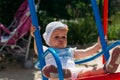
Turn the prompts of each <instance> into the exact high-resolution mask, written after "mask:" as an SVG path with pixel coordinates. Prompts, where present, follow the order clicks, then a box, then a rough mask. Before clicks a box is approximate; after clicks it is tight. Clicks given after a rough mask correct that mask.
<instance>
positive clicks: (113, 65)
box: [105, 47, 120, 73]
mask: <svg viewBox="0 0 120 80" xmlns="http://www.w3.org/2000/svg"><path fill="white" fill-rule="evenodd" d="M119 64H120V48H119V47H116V48H115V49H114V50H113V52H112V54H111V56H110V58H109V60H108V62H107V63H106V65H105V70H106V72H108V73H114V72H116V70H117V68H118V66H119Z"/></svg>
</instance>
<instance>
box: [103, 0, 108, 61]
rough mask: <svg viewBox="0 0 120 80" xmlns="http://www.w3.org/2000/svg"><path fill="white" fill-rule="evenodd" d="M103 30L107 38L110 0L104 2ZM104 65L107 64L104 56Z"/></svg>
mask: <svg viewBox="0 0 120 80" xmlns="http://www.w3.org/2000/svg"><path fill="white" fill-rule="evenodd" d="M103 30H104V35H105V36H106V37H107V31H108V0H104V6H103ZM103 63H105V58H104V56H103Z"/></svg>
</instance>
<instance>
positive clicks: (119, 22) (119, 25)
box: [108, 12, 120, 40]
mask: <svg viewBox="0 0 120 80" xmlns="http://www.w3.org/2000/svg"><path fill="white" fill-rule="evenodd" d="M111 20H112V21H111V24H110V25H109V27H108V37H109V40H118V39H119V40H120V12H118V13H116V14H115V15H113V16H111Z"/></svg>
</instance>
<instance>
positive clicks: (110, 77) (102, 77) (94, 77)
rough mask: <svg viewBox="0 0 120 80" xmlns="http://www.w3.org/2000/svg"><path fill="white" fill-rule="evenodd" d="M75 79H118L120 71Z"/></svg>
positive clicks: (119, 78)
mask: <svg viewBox="0 0 120 80" xmlns="http://www.w3.org/2000/svg"><path fill="white" fill-rule="evenodd" d="M76 80H120V72H119V73H113V74H103V75H96V76H90V77H84V78H78V79H76Z"/></svg>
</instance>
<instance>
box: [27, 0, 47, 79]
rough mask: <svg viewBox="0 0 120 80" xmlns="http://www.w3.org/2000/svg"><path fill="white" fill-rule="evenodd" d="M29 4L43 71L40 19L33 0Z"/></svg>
mask: <svg viewBox="0 0 120 80" xmlns="http://www.w3.org/2000/svg"><path fill="white" fill-rule="evenodd" d="M28 3H29V8H30V14H31V19H32V24H33V26H35V27H36V31H35V33H34V35H35V40H36V46H37V50H38V59H39V62H40V68H41V69H42V68H43V66H45V60H44V59H43V58H42V55H43V47H42V38H41V35H40V31H39V28H38V26H39V25H38V19H37V15H36V11H35V3H34V1H33V0H28ZM42 80H48V79H47V78H45V77H44V76H43V75H42Z"/></svg>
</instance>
